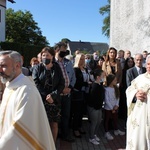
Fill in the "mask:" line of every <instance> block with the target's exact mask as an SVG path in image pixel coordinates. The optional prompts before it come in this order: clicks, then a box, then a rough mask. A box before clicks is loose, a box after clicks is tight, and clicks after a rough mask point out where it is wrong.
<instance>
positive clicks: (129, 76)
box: [126, 67, 146, 87]
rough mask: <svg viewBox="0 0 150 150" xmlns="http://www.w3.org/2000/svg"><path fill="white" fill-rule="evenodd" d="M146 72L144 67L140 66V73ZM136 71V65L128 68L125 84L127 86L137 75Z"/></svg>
mask: <svg viewBox="0 0 150 150" xmlns="http://www.w3.org/2000/svg"><path fill="white" fill-rule="evenodd" d="M145 72H146V68H144V67H142V73H145ZM138 75H139V74H138V71H137V69H136V67H133V68H130V69H128V70H127V72H126V84H127V87H128V86H130V85H131V81H132V80H133V79H135V78H136V77H137V76H138Z"/></svg>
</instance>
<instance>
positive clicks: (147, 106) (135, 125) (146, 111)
mask: <svg viewBox="0 0 150 150" xmlns="http://www.w3.org/2000/svg"><path fill="white" fill-rule="evenodd" d="M138 90H143V91H144V92H146V93H147V99H146V100H145V101H144V102H141V101H140V100H138V99H137V100H136V103H133V101H132V100H133V98H134V97H135V94H136V93H137V91H138ZM126 94H127V106H128V120H127V142H126V150H150V74H148V73H144V74H142V75H139V76H138V77H137V78H135V80H134V81H133V82H132V83H131V86H129V87H128V89H127V91H126Z"/></svg>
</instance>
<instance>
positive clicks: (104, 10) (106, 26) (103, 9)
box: [99, 0, 110, 37]
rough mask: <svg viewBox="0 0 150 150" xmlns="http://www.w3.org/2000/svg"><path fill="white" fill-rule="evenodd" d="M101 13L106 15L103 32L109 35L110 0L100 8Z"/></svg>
mask: <svg viewBox="0 0 150 150" xmlns="http://www.w3.org/2000/svg"><path fill="white" fill-rule="evenodd" d="M99 13H100V14H101V15H106V16H105V18H104V20H103V27H102V33H103V34H104V35H105V36H107V37H109V34H110V0H108V4H107V5H105V6H103V7H101V8H100V10H99Z"/></svg>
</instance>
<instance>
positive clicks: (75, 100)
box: [71, 53, 89, 137]
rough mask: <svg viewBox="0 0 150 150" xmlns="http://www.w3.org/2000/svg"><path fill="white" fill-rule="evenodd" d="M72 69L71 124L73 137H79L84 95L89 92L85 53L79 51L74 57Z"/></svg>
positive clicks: (81, 131) (84, 102)
mask: <svg viewBox="0 0 150 150" xmlns="http://www.w3.org/2000/svg"><path fill="white" fill-rule="evenodd" d="M74 71H75V75H76V83H75V86H74V92H73V94H72V105H71V106H72V118H73V120H72V125H73V131H74V132H73V133H74V136H75V137H81V134H84V133H85V132H84V131H83V129H82V117H83V110H85V108H86V101H85V95H86V93H88V92H89V84H88V83H89V74H88V71H87V69H86V68H85V55H84V54H82V53H80V54H77V55H76V57H75V62H74Z"/></svg>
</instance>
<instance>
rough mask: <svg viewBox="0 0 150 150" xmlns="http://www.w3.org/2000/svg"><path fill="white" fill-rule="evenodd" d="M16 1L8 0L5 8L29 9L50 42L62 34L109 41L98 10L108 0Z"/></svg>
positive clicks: (89, 39)
mask: <svg viewBox="0 0 150 150" xmlns="http://www.w3.org/2000/svg"><path fill="white" fill-rule="evenodd" d="M15 1H16V3H14V4H12V3H10V2H7V8H12V9H14V10H15V11H17V10H22V11H25V10H27V11H30V12H31V13H32V15H33V18H34V20H35V21H36V22H37V23H38V26H39V27H40V29H41V31H42V34H43V35H44V36H46V38H47V40H48V41H49V43H50V46H53V45H54V44H55V43H57V42H59V41H60V40H61V39H62V38H68V39H69V40H71V41H79V40H81V41H85V42H106V43H108V44H109V39H108V38H107V37H105V36H104V35H102V31H101V28H102V25H103V18H104V16H101V15H100V14H99V8H100V7H101V6H104V5H106V4H107V0H43V1H40V0H15ZM41 2H42V3H41Z"/></svg>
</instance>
